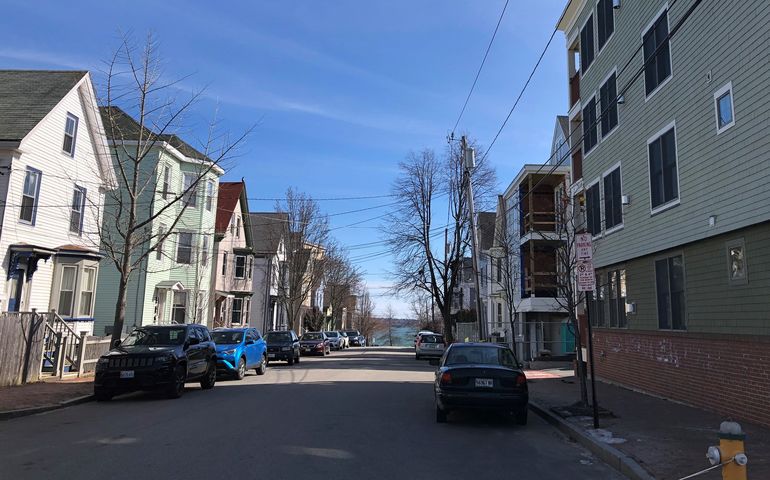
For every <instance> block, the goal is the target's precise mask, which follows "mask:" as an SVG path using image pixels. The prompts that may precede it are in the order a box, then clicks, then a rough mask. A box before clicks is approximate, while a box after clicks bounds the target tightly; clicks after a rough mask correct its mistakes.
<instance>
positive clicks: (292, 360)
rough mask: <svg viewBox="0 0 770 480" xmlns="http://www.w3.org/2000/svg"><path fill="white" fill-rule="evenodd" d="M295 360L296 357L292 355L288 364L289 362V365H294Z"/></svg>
mask: <svg viewBox="0 0 770 480" xmlns="http://www.w3.org/2000/svg"><path fill="white" fill-rule="evenodd" d="M294 360H295V357H294V355H292V356H291V357H289V360H287V362H289V365H294Z"/></svg>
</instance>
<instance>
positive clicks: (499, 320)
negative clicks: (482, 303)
mask: <svg viewBox="0 0 770 480" xmlns="http://www.w3.org/2000/svg"><path fill="white" fill-rule="evenodd" d="M497 326H498V327H502V326H503V304H502V303H498V304H497Z"/></svg>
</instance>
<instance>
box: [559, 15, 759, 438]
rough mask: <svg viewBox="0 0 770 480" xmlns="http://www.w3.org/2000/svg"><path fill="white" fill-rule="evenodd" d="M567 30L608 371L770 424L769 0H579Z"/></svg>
mask: <svg viewBox="0 0 770 480" xmlns="http://www.w3.org/2000/svg"><path fill="white" fill-rule="evenodd" d="M558 28H559V29H560V30H561V31H563V32H564V33H565V35H566V39H567V51H568V67H569V74H570V79H569V108H570V109H569V124H570V150H571V154H572V156H571V161H572V174H573V178H574V179H575V180H576V181H577V182H576V183H575V184H574V188H573V190H572V192H573V193H574V194H575V195H576V196H578V197H579V199H580V200H582V201H584V202H585V207H586V220H587V222H586V223H587V230H588V231H589V232H590V233H591V234H592V235H593V237H594V248H595V252H594V266H595V268H596V269H597V271H596V274H597V275H596V278H597V294H596V295H595V297H594V300H593V301H592V302H591V304H590V305H589V306H590V312H591V315H590V316H591V321H592V322H593V325H594V326H595V327H596V328H595V330H594V332H595V338H594V347H595V355H594V356H595V361H596V369H597V374H598V375H600V376H602V377H604V378H607V379H609V380H612V381H615V382H618V383H621V384H625V385H628V386H631V387H633V388H638V389H642V390H645V391H648V392H651V393H653V394H656V395H662V396H666V397H669V398H673V399H676V400H679V401H683V402H687V403H690V404H694V405H698V406H702V407H705V408H709V409H712V410H715V411H719V412H722V413H724V414H728V415H731V416H734V417H740V418H746V419H749V420H754V421H758V422H762V423H765V424H770V405H768V403H767V398H768V397H770V380H769V379H768V377H767V374H766V372H767V370H768V369H770V357H768V356H767V354H766V352H767V351H768V348H770V294H769V293H768V292H770V187H768V181H767V173H768V172H770V96H768V95H767V92H768V85H770V69H769V68H768V64H770V3H768V2H766V1H764V0H748V1H744V2H723V1H715V0H705V1H698V0H669V1H664V0H654V1H652V0H651V1H644V2H634V1H626V0H622V1H618V0H598V1H597V0H571V1H569V3H568V4H567V6H566V8H565V10H564V13H563V15H562V17H561V19H560V21H559V23H558ZM581 197H582V198H581ZM725 391H728V392H730V394H729V395H724V392H725Z"/></svg>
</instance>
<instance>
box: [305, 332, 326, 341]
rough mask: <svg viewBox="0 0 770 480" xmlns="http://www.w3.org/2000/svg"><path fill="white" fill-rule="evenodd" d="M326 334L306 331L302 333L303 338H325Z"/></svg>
mask: <svg viewBox="0 0 770 480" xmlns="http://www.w3.org/2000/svg"><path fill="white" fill-rule="evenodd" d="M323 339H324V334H323V333H317V332H316V333H313V332H311V333H305V334H304V335H302V340H323Z"/></svg>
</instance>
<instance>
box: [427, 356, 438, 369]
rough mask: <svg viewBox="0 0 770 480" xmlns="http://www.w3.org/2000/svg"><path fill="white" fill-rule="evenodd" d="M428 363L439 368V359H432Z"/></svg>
mask: <svg viewBox="0 0 770 480" xmlns="http://www.w3.org/2000/svg"><path fill="white" fill-rule="evenodd" d="M428 363H429V364H430V365H432V366H434V367H438V364H439V361H438V358H431V359H430V360H428Z"/></svg>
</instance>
